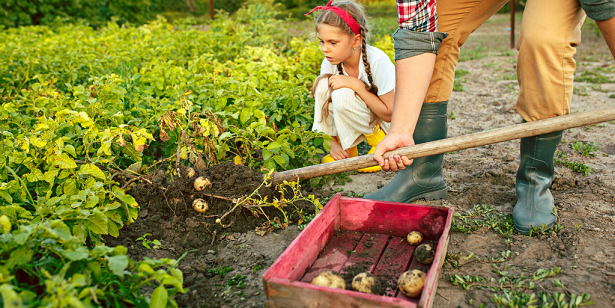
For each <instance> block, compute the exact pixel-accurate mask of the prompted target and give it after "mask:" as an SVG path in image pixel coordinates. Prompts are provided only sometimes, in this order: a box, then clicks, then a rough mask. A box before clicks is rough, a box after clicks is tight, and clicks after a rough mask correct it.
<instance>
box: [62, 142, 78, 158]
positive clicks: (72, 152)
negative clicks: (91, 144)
mask: <svg viewBox="0 0 615 308" xmlns="http://www.w3.org/2000/svg"><path fill="white" fill-rule="evenodd" d="M64 152H66V153H68V154H70V155H71V156H72V157H77V152H75V147H74V146H72V145H70V144H67V145H65V146H64Z"/></svg>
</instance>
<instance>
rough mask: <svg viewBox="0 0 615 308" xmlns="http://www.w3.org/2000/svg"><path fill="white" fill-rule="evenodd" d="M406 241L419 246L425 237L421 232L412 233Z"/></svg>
mask: <svg viewBox="0 0 615 308" xmlns="http://www.w3.org/2000/svg"><path fill="white" fill-rule="evenodd" d="M406 241H408V244H410V245H412V246H416V245H419V244H420V243H421V242H422V241H423V235H422V234H421V233H420V232H417V231H412V232H410V233H408V236H406Z"/></svg>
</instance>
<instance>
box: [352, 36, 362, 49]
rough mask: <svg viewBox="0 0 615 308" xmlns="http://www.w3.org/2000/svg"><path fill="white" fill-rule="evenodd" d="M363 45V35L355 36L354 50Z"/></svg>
mask: <svg viewBox="0 0 615 308" xmlns="http://www.w3.org/2000/svg"><path fill="white" fill-rule="evenodd" d="M362 44H363V37H362V36H361V34H355V35H354V42H352V48H357V47H361V45H362Z"/></svg>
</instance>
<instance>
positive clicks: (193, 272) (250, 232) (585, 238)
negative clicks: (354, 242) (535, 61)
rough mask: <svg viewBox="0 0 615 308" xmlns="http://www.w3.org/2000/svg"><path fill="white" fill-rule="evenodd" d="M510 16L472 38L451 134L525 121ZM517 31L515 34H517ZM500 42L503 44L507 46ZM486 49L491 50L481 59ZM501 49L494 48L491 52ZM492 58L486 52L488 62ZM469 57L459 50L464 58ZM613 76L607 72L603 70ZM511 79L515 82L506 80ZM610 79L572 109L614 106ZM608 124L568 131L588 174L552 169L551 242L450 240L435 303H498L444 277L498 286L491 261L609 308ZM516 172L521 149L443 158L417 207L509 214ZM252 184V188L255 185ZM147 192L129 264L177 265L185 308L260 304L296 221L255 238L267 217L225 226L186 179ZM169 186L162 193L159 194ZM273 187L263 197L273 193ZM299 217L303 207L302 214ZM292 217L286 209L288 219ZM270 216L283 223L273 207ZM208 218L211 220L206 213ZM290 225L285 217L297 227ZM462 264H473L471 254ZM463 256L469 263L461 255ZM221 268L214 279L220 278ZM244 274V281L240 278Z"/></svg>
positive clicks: (599, 49)
mask: <svg viewBox="0 0 615 308" xmlns="http://www.w3.org/2000/svg"><path fill="white" fill-rule="evenodd" d="M507 22H508V21H507V16H495V17H494V18H492V19H491V20H489V21H488V22H487V23H485V25H483V27H481V28H480V29H479V30H477V31H476V32H475V33H474V34H473V35H472V36H470V39H469V40H468V42H467V43H466V46H465V48H466V49H467V50H469V51H471V52H476V53H477V55H478V56H476V57H472V58H473V59H469V60H467V61H463V62H460V63H459V64H458V67H457V68H458V70H466V71H468V72H469V73H468V74H466V75H465V76H463V77H462V80H461V84H462V85H463V88H464V91H463V92H454V93H453V95H452V97H451V100H450V103H449V112H452V115H451V116H450V117H449V121H448V125H449V137H454V136H459V135H465V134H470V133H475V132H481V131H484V130H489V129H494V128H500V127H506V126H510V125H514V124H518V123H520V122H521V117H520V116H519V115H518V114H517V112H516V108H515V102H516V97H517V95H518V91H519V87H518V84H517V81H516V76H514V74H515V67H516V54H517V53H516V51H510V50H509V49H507V48H505V46H507V45H508V40H509V32H506V28H507V27H508V26H507ZM519 25H520V24H519V23H517V29H519V28H520V27H519ZM583 35H584V41H583V43H582V44H581V46H580V47H579V48H578V52H577V56H576V57H575V58H576V59H577V76H581V74H582V73H583V72H585V71H595V70H596V69H597V68H609V67H611V66H612V65H614V64H615V61H613V58H612V57H610V55H609V53H608V48H607V47H606V44H605V43H604V40H603V39H602V38H601V37H597V36H596V35H595V34H593V33H591V32H590V31H589V30H584V33H583ZM503 46H504V47H503ZM485 50H487V51H485ZM498 51H499V52H498ZM487 52H489V53H488V54H487ZM463 53H464V51H463V50H462V56H463ZM605 75H607V76H608V77H609V78H613V77H614V76H615V75H614V74H605ZM510 76H513V78H511V77H510ZM611 93H615V84H614V83H603V84H591V83H581V82H577V83H575V94H574V96H573V100H572V112H573V113H574V112H581V111H586V110H594V109H599V108H604V107H609V106H613V105H614V103H615V99H613V98H609V96H610V95H612V94H611ZM614 136H615V122H609V123H603V124H599V125H591V126H588V127H581V128H574V129H570V130H567V131H565V132H564V135H563V142H562V143H561V144H560V146H559V147H558V151H561V152H563V153H565V154H566V155H567V157H568V160H571V161H574V162H578V163H582V164H585V165H587V166H590V167H591V168H592V170H591V174H590V175H587V176H584V175H582V174H581V173H579V172H576V171H573V170H571V169H569V168H567V167H565V166H563V165H560V164H557V165H556V167H555V180H554V183H553V185H552V187H551V192H552V193H553V196H554V198H555V202H556V206H557V209H558V212H559V217H560V224H561V225H562V226H563V229H562V230H560V231H559V232H557V233H555V234H554V235H549V236H535V237H528V236H523V235H520V234H513V235H512V236H511V237H510V239H509V240H508V241H507V239H506V238H505V237H503V236H501V235H499V234H498V233H496V232H494V231H493V230H492V229H487V228H486V227H484V228H481V229H478V230H475V231H472V232H467V233H463V232H451V240H450V244H449V246H448V254H449V256H451V257H452V256H455V255H457V256H458V257H457V258H458V262H459V263H458V265H457V266H453V263H452V262H453V261H452V260H453V259H452V258H451V259H449V260H451V262H448V261H447V262H446V263H445V264H446V265H445V267H444V269H443V270H442V272H441V273H440V278H439V281H438V290H437V295H436V298H435V303H434V306H433V307H453V308H455V307H479V305H480V304H481V303H484V304H485V305H486V307H496V305H495V304H494V303H493V302H492V300H491V298H492V297H493V296H494V295H495V294H500V295H501V294H502V292H501V291H499V293H492V292H490V291H489V290H488V289H487V288H482V289H476V288H473V287H470V288H469V289H467V290H464V289H462V288H461V287H460V286H458V285H453V284H452V283H451V275H460V276H463V275H470V276H481V277H484V278H487V279H488V278H495V279H498V278H499V277H500V276H498V275H497V274H495V273H494V272H493V268H492V264H496V265H497V266H500V269H502V268H503V267H504V266H505V265H510V266H509V267H508V268H507V270H508V271H510V272H511V273H513V274H516V275H519V274H521V273H525V275H529V273H533V272H535V271H536V270H538V269H549V268H553V267H555V266H559V267H561V269H562V270H561V273H560V274H557V275H555V276H554V277H550V278H548V279H546V280H544V281H542V282H540V283H537V285H536V288H535V289H533V290H531V291H528V294H530V293H532V292H536V293H538V292H539V291H543V290H544V291H548V292H549V293H550V294H552V293H553V291H558V292H564V291H566V290H564V289H562V288H559V287H555V286H553V281H554V279H559V280H560V281H561V282H562V283H563V284H564V285H565V286H566V287H567V291H569V292H572V293H575V294H577V295H580V294H581V293H589V294H591V299H592V300H594V301H595V302H596V304H595V305H594V306H593V307H613V306H615V295H614V294H615V261H614V255H615V160H614V159H613V157H614V156H613V155H615V137H614ZM574 141H581V142H583V143H586V142H589V141H591V142H598V143H599V148H598V149H597V150H596V151H595V156H581V155H580V154H579V153H577V151H575V150H573V149H572V143H573V142H574ZM518 166H519V141H518V140H516V141H510V142H504V143H499V144H493V145H487V146H483V147H479V148H474V149H468V150H462V151H456V152H454V153H448V154H446V155H445V157H444V164H443V168H444V173H445V175H446V183H447V185H448V197H447V198H446V199H445V200H440V201H432V202H425V201H424V200H417V201H416V202H415V203H418V204H429V205H439V206H446V207H453V206H454V207H455V211H456V212H457V213H461V214H465V213H467V212H468V211H470V210H471V209H472V208H473V207H474V206H475V205H482V204H486V205H492V206H494V207H495V209H496V210H497V211H498V212H499V213H504V214H511V213H512V209H513V206H514V205H515V203H516V199H517V197H516V195H515V173H516V171H517V168H518ZM200 175H206V176H209V177H210V178H212V183H213V186H212V188H211V189H207V190H205V191H204V192H205V193H208V194H215V195H219V196H223V197H228V198H231V199H232V198H237V197H239V196H243V195H246V194H249V193H251V192H252V191H253V190H254V189H256V187H258V185H259V184H260V181H259V180H258V177H257V176H256V175H257V173H256V172H253V171H251V170H249V169H248V168H246V167H243V166H235V165H232V164H224V165H220V166H214V167H212V168H210V169H206V170H198V171H197V175H196V176H200ZM394 176H395V174H394V173H384V172H378V173H373V174H356V173H355V174H350V175H349V177H350V178H351V179H352V181H351V182H347V183H346V184H345V185H334V186H332V187H326V188H323V189H322V190H318V191H315V192H317V193H318V194H319V196H321V197H323V198H325V199H326V198H329V197H331V196H332V195H333V193H334V192H335V191H342V193H343V194H345V195H349V194H350V195H357V194H363V193H367V192H371V191H373V190H375V189H377V188H379V187H382V186H383V185H385V184H386V183H388V182H389V181H390V180H391V179H392V178H393V177H394ZM250 179H252V180H250ZM153 182H154V185H143V184H140V185H138V186H135V187H134V188H133V189H132V190H131V191H130V193H131V194H132V195H133V196H135V197H136V198H137V201H138V202H139V203H140V204H141V208H142V210H141V213H140V214H139V219H138V220H137V221H136V222H135V223H134V224H132V225H130V226H128V227H125V228H124V229H122V230H121V231H120V236H119V238H118V239H114V238H109V239H108V240H107V244H109V245H120V244H121V245H125V246H126V247H128V249H129V250H128V251H129V254H130V255H131V257H133V258H135V259H139V258H142V257H150V258H163V257H168V258H175V259H177V258H179V257H181V256H182V254H183V253H185V252H189V253H188V254H187V255H186V256H185V257H184V258H183V259H182V261H181V262H180V263H179V269H181V270H182V271H183V273H184V278H185V286H186V287H187V288H188V290H189V291H188V292H187V293H186V294H184V295H178V296H177V297H176V298H177V301H178V304H179V305H180V306H181V307H263V305H264V304H263V303H264V301H265V295H264V294H263V287H262V281H261V277H262V275H263V273H264V271H265V270H266V269H267V267H268V266H270V265H271V264H272V263H273V262H274V261H275V259H276V258H277V257H278V256H279V255H280V254H281V253H282V252H283V251H284V249H285V248H286V247H287V246H288V245H289V244H290V242H291V241H292V240H293V239H294V238H295V237H296V236H297V235H298V234H299V232H300V230H298V228H297V225H296V223H295V224H292V225H291V226H289V227H287V228H286V229H284V230H276V231H273V232H268V233H267V234H266V235H265V236H260V235H257V234H256V232H255V229H257V228H259V227H261V226H262V223H263V220H262V218H263V216H262V214H261V215H260V216H259V217H255V216H254V215H253V213H252V212H250V211H249V210H247V209H241V208H239V209H237V211H235V213H234V214H233V215H232V216H231V217H230V218H231V219H229V220H234V221H235V222H234V223H233V225H232V226H231V227H230V228H227V229H222V228H221V227H220V226H219V225H218V224H216V223H215V219H216V218H217V217H219V216H220V215H222V214H223V213H225V212H226V211H228V210H229V209H230V208H231V206H232V202H231V201H227V200H222V199H217V198H212V197H206V196H204V195H202V194H200V193H198V192H196V191H195V190H194V188H193V187H192V183H191V182H192V181H191V180H188V179H187V178H186V177H181V178H177V179H175V181H173V182H169V180H168V178H167V177H165V176H164V175H163V174H161V175H158V177H157V178H156V180H155V181H153ZM161 187H162V188H166V190H163V189H161ZM273 193H274V192H272V191H271V190H267V189H265V190H263V191H262V192H261V194H262V195H268V196H274V195H273ZM195 198H203V199H205V200H207V201H208V202H209V203H210V210H209V211H208V212H207V213H205V214H198V213H196V212H194V211H193V210H192V209H191V204H192V200H194V199H195ZM305 208H306V210H307V208H308V206H305ZM289 212H290V211H289ZM265 213H266V214H267V215H268V216H269V217H271V218H272V217H274V216H279V212H278V211H277V210H275V209H272V208H268V209H266V210H265ZM210 216H213V217H210ZM297 219H298V218H297V217H296V216H295V217H292V218H291V220H292V221H295V222H296V221H297ZM146 233H151V236H149V237H148V239H150V240H154V239H157V240H159V241H160V242H161V248H160V249H147V248H145V247H144V246H143V245H142V243H141V241H137V238H139V237H141V236H143V235H144V234H146ZM507 251H510V253H509V256H508V257H507V258H506V259H505V261H504V262H502V263H489V262H485V260H486V259H487V258H490V257H494V256H499V255H501V254H502V252H504V253H506V252H507ZM468 256H469V257H468ZM464 257H466V258H467V260H466V259H465V258H464ZM220 272H221V273H220ZM244 276H245V278H243V277H244Z"/></svg>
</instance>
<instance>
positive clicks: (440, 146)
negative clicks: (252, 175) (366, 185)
mask: <svg viewBox="0 0 615 308" xmlns="http://www.w3.org/2000/svg"><path fill="white" fill-rule="evenodd" d="M612 120H615V107H607V108H602V109H597V110H591V111H586V112H579V113H572V114H567V115H563V116H559V117H553V118H548V119H542V120H537V121H531V122H527V123H521V124H515V125H511V126H507V127H502V128H496V129H492V130H489V131H484V132H480V133H474V134H468V135H463V136H457V137H452V138H446V139H441V140H436V141H431V142H425V143H421V144H417V145H412V146H407V147H402V148H399V149H396V150H393V151H389V152H386V153H384V155H383V156H384V157H385V158H388V157H389V155H391V154H397V155H399V156H406V157H408V158H409V159H412V158H419V157H426V156H430V155H436V154H443V153H448V152H452V151H458V150H462V149H469V148H473V147H478V146H483V145H487V144H493V143H498V142H503V141H508V140H514V139H521V138H525V137H530V136H537V135H542V134H546V133H552V132H556V131H560V130H564V129H568V128H573V127H580V126H586V125H589V124H596V123H601V122H608V121H612ZM376 165H378V163H377V162H376V161H375V160H374V154H368V155H361V156H357V157H351V158H346V159H340V160H337V161H334V162H330V163H326V164H319V165H315V166H309V167H303V168H298V169H293V170H287V171H282V172H278V173H276V174H274V176H273V184H274V185H275V184H279V183H282V182H284V181H297V180H305V179H311V178H313V177H318V176H323V175H330V174H336V173H340V172H344V171H351V170H356V169H361V168H367V167H372V166H376Z"/></svg>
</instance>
